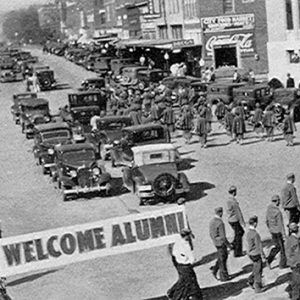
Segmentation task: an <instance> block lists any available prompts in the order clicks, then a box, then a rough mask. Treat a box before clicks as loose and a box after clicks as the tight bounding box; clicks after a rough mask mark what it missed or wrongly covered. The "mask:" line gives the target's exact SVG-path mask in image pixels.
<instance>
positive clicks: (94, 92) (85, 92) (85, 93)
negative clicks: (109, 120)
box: [68, 90, 100, 96]
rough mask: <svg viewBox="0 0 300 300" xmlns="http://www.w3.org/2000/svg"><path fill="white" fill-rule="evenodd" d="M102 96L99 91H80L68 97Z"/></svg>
mask: <svg viewBox="0 0 300 300" xmlns="http://www.w3.org/2000/svg"><path fill="white" fill-rule="evenodd" d="M96 94H97V95H100V92H99V91H90V90H89V91H79V92H74V93H69V94H68V96H70V95H96Z"/></svg>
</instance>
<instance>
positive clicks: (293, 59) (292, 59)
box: [287, 50, 300, 64]
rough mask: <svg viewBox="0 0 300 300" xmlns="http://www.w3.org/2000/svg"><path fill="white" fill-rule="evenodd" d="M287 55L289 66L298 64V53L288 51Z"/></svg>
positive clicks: (299, 60)
mask: <svg viewBox="0 0 300 300" xmlns="http://www.w3.org/2000/svg"><path fill="white" fill-rule="evenodd" d="M287 53H288V57H289V61H290V63H291V64H298V63H299V62H300V57H299V52H298V53H297V52H296V51H294V50H288V51H287Z"/></svg>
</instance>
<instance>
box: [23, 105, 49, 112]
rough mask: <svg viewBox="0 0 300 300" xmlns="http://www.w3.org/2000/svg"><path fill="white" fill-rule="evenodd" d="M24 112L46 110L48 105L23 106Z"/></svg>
mask: <svg viewBox="0 0 300 300" xmlns="http://www.w3.org/2000/svg"><path fill="white" fill-rule="evenodd" d="M23 110H24V112H26V113H32V112H36V111H45V110H48V106H45V105H39V106H35V107H31V106H29V107H26V106H25V107H24V108H23Z"/></svg>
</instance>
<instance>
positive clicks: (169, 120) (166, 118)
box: [161, 101, 175, 135]
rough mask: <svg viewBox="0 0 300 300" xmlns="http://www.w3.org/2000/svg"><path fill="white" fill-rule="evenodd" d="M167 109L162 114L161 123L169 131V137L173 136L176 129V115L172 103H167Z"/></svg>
mask: <svg viewBox="0 0 300 300" xmlns="http://www.w3.org/2000/svg"><path fill="white" fill-rule="evenodd" d="M165 105H166V108H165V110H164V111H163V113H162V117H161V122H162V124H163V125H165V126H166V127H167V129H168V132H169V135H172V134H173V132H174V129H175V114H174V111H173V108H172V103H170V102H169V101H166V103H165Z"/></svg>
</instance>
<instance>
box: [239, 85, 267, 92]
mask: <svg viewBox="0 0 300 300" xmlns="http://www.w3.org/2000/svg"><path fill="white" fill-rule="evenodd" d="M261 88H269V85H268V84H267V83H257V84H247V85H244V86H240V87H237V88H235V90H238V91H253V90H256V89H261Z"/></svg>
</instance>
